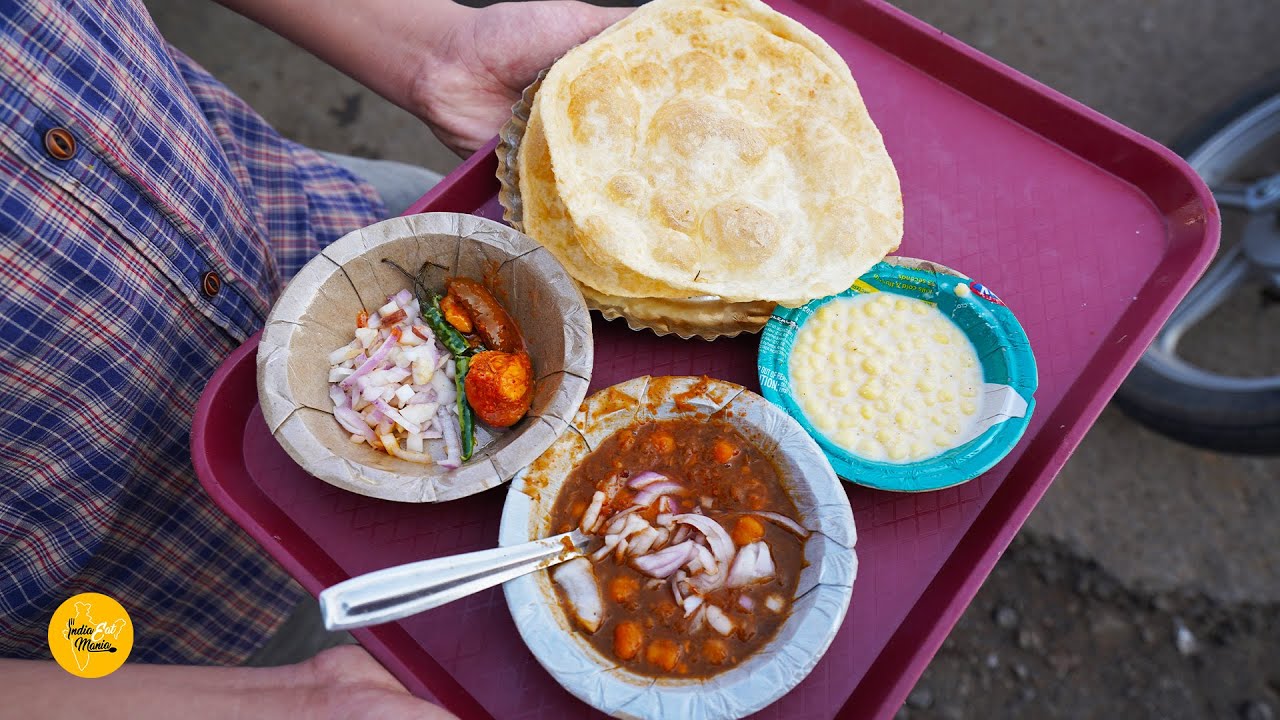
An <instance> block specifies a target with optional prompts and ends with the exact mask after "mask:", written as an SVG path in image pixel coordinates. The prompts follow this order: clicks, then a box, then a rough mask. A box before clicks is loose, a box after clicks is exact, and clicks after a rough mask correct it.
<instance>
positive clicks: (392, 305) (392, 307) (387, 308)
mask: <svg viewBox="0 0 1280 720" xmlns="http://www.w3.org/2000/svg"><path fill="white" fill-rule="evenodd" d="M399 309H400V306H399V305H397V304H396V301H395V300H394V299H393V300H391V301H390V302H388V303H387V304H386V305H383V306H382V307H380V308H378V317H380V318H385V317H386V316H388V315H390V314H392V313H394V312H396V311H398V310H399Z"/></svg>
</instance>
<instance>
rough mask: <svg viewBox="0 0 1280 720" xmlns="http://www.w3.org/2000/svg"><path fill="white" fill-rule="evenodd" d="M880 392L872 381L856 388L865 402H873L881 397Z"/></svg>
mask: <svg viewBox="0 0 1280 720" xmlns="http://www.w3.org/2000/svg"><path fill="white" fill-rule="evenodd" d="M882 392H883V391H882V390H881V389H880V386H879V385H878V384H876V383H875V382H874V381H872V382H867V383H866V384H865V385H863V386H862V387H860V388H858V394H859V395H861V396H862V397H863V398H865V399H867V400H875V399H876V398H878V397H880V396H881V394H882Z"/></svg>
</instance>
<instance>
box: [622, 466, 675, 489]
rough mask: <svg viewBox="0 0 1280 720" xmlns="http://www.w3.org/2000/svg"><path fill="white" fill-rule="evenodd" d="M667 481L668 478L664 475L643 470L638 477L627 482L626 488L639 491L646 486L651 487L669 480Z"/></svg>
mask: <svg viewBox="0 0 1280 720" xmlns="http://www.w3.org/2000/svg"><path fill="white" fill-rule="evenodd" d="M669 479H670V478H668V477H667V476H666V475H663V474H661V473H656V472H653V471H652V470H645V471H644V472H642V473H640V474H639V475H636V476H635V477H633V478H631V479H630V480H628V481H627V487H629V488H631V489H632V490H639V489H640V488H642V487H645V486H646V485H651V484H653V483H656V482H658V481H661V480H669Z"/></svg>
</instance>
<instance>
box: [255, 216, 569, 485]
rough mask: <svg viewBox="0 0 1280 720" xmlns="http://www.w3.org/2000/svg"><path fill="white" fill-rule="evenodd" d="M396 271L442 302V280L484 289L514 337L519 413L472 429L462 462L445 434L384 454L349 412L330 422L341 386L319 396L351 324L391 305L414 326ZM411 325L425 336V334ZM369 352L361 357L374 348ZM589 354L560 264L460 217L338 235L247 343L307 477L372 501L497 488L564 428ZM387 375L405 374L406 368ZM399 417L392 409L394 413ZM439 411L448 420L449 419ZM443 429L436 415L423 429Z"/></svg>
mask: <svg viewBox="0 0 1280 720" xmlns="http://www.w3.org/2000/svg"><path fill="white" fill-rule="evenodd" d="M396 266H399V267H400V268H404V269H406V270H407V271H408V272H410V273H415V274H417V273H419V272H420V271H421V278H422V280H423V283H422V285H423V287H425V288H429V289H430V290H431V291H432V292H435V293H441V294H443V291H444V286H445V281H446V280H447V279H449V278H468V279H470V280H474V281H476V282H478V283H480V284H482V285H483V286H484V287H485V288H487V290H488V291H489V292H490V293H492V295H493V296H494V298H495V299H497V300H498V301H499V302H500V304H501V305H502V306H503V307H505V309H506V311H507V313H509V315H510V317H511V319H512V320H514V322H515V324H516V325H517V326H518V327H519V330H520V333H521V334H522V335H523V343H524V345H525V350H527V354H528V358H529V360H530V365H531V368H532V372H531V377H532V379H533V389H532V400H531V402H530V403H529V409H528V411H527V413H526V414H525V415H524V417H523V419H521V420H519V421H518V422H516V423H515V424H514V425H511V426H510V427H508V428H488V427H485V426H482V425H481V423H479V422H478V421H477V423H476V427H477V430H476V442H475V448H474V450H473V452H472V455H471V457H470V459H469V460H466V461H464V462H457V461H456V459H454V456H455V455H456V452H455V451H456V448H453V447H446V446H451V445H452V443H447V442H446V440H447V438H444V437H443V436H442V437H440V438H438V439H428V440H424V441H422V442H423V443H424V446H423V448H422V450H421V452H418V453H417V454H416V455H414V457H417V458H418V459H419V460H420V462H415V461H411V460H409V459H405V457H404V456H405V455H407V452H401V453H400V455H401V456H393V455H392V454H388V453H387V452H384V451H383V450H381V449H378V448H375V447H371V443H367V442H358V441H357V440H356V438H357V437H359V436H357V435H355V434H354V431H353V430H351V427H353V423H352V421H351V420H350V414H348V416H347V417H346V418H343V419H345V420H348V422H345V423H342V424H340V422H339V418H338V417H336V416H335V411H337V410H340V409H341V406H340V404H339V403H341V402H344V401H345V398H344V397H343V393H342V392H333V394H332V395H331V392H332V391H333V390H334V389H335V388H337V387H338V386H337V385H331V379H332V378H334V377H335V376H334V375H331V374H330V373H331V371H332V372H334V373H337V374H339V375H341V374H344V373H350V372H351V370H350V369H345V370H344V369H342V368H334V367H332V366H331V363H332V361H333V360H334V358H332V357H331V354H333V353H335V351H336V350H338V349H342V348H344V347H346V346H348V345H349V344H350V343H352V340H353V337H355V338H356V340H357V343H358V342H359V341H360V340H359V337H360V336H359V335H358V334H357V333H356V329H357V327H358V326H359V325H360V324H361V320H364V319H365V318H368V317H374V318H377V317H379V316H382V315H384V314H385V313H386V311H388V310H392V312H391V315H390V316H388V317H392V316H394V317H395V318H402V319H401V320H399V324H400V325H403V326H405V328H408V323H410V322H417V321H416V320H415V318H414V315H415V314H416V313H419V312H421V309H420V307H419V302H418V300H417V299H414V300H412V301H410V302H401V301H402V300H408V297H407V296H408V295H409V294H412V291H413V290H414V288H413V287H411V285H413V284H414V283H413V281H412V280H411V279H410V278H407V277H405V275H404V274H402V273H401V272H400V271H399V270H397V269H396ZM406 290H408V291H409V292H408V293H406ZM393 304H394V305H398V306H408V308H407V309H408V310H409V313H408V314H409V318H408V319H403V318H404V315H405V313H404V312H403V311H400V310H393V307H394V306H393ZM380 309H381V311H380ZM357 318H359V319H357ZM400 329H403V332H405V333H407V332H410V329H404V328H400ZM418 329H419V330H420V331H422V332H423V335H425V336H428V337H430V335H431V333H429V332H427V331H426V330H427V328H426V327H425V326H423V327H419V328H418ZM392 334H393V336H394V335H397V334H398V335H399V336H400V337H403V333H398V332H395V331H393V333H392ZM380 342H384V341H381V340H375V345H376V344H377V343H380ZM415 342H416V341H415ZM429 342H430V341H429ZM366 344H367V343H366ZM391 344H394V343H391ZM419 347H426V346H422V345H420V346H419ZM404 349H406V348H402V350H404ZM407 349H410V350H413V349H418V348H407ZM358 350H359V348H353V349H352V351H353V352H354V351H358ZM367 352H369V353H373V346H370V347H369V349H368V351H367ZM592 353H593V349H592V342H591V320H590V316H589V315H588V312H587V308H586V305H585V304H584V303H583V300H582V296H581V294H580V293H579V292H578V291H577V289H576V288H575V287H574V285H573V283H572V282H571V281H570V279H569V276H568V275H567V274H566V273H565V271H564V268H563V267H561V265H560V264H559V263H558V262H557V261H556V260H555V258H554V257H552V256H551V255H550V253H548V252H546V250H544V249H543V248H542V247H541V246H539V245H538V244H537V243H535V242H534V241H533V240H532V239H530V238H529V237H528V236H526V235H523V234H521V233H519V232H517V231H515V230H513V229H511V228H509V227H507V226H505V225H502V224H500V223H497V222H494V221H492V220H487V219H484V218H479V217H474V216H471V215H461V214H455V213H426V214H421V215H409V216H405V217H398V218H393V219H390V220H385V221H383V222H379V223H376V224H374V225H370V226H368V227H365V228H361V229H359V230H356V231H354V232H352V233H349V234H347V235H345V236H344V237H342V238H340V239H339V240H337V241H336V242H334V243H333V244H331V245H329V246H328V247H326V248H325V249H324V250H322V251H321V252H320V254H319V255H317V256H316V257H314V258H312V259H311V261H310V262H308V263H307V264H306V265H305V266H303V268H302V270H301V271H299V273H298V274H297V275H296V276H295V277H294V278H293V280H292V281H290V283H289V285H288V287H286V288H285V291H284V293H283V294H282V295H281V296H280V298H279V299H278V300H277V301H276V304H275V306H274V307H273V308H272V311H271V315H270V316H269V317H268V318H267V323H266V327H265V328H264V329H263V332H262V339H261V341H260V342H259V345H258V357H257V365H258V399H259V402H260V404H261V407H262V414H263V418H264V419H265V420H266V423H267V427H268V428H269V429H270V430H271V433H272V434H273V435H274V436H275V438H276V439H277V440H278V441H279V442H280V445H281V446H282V447H283V448H284V449H285V451H286V452H288V453H289V456H290V457H292V458H293V459H294V461H295V462H297V463H298V464H299V465H300V466H302V468H303V469H304V470H306V471H307V472H308V473H310V474H312V475H314V476H315V477H318V478H320V479H321V480H324V481H325V482H328V483H330V484H333V485H336V486H338V487H341V488H344V489H346V490H350V491H352V492H355V493H359V494H361V495H368V496H370V497H376V498H382V499H384V500H398V501H401V502H440V501H444V500H452V499H455V498H460V497H464V496H466V495H470V494H472V493H476V492H480V491H482V490H485V489H488V488H491V487H493V486H495V485H498V484H501V483H503V482H506V481H507V480H509V479H510V478H511V476H512V475H514V474H515V473H516V472H517V471H518V470H519V469H520V468H522V467H524V466H526V465H528V464H529V463H530V462H532V461H533V460H534V458H536V457H538V456H539V455H540V454H541V453H542V452H543V451H544V450H546V449H547V447H548V446H550V445H551V444H552V443H553V442H554V441H555V440H556V438H557V437H558V436H559V435H560V433H562V432H564V431H565V429H566V428H567V427H568V420H569V418H571V417H572V415H573V413H574V412H576V410H577V408H578V404H579V403H581V402H582V398H583V397H584V396H585V395H586V390H587V385H588V383H589V380H590V377H591V366H592ZM486 354H490V355H492V354H494V353H486ZM376 355H377V353H373V354H372V355H370V356H369V358H368V360H369V361H372V360H374V359H375V356H376ZM359 357H364V355H361V356H359ZM401 357H404V355H401ZM432 357H437V354H434V353H433V354H432ZM475 357H482V355H477V356H475ZM439 359H440V360H441V361H442V363H441V364H439V365H438V366H437V367H438V368H443V364H444V363H443V361H445V360H447V359H451V358H450V356H449V354H448V353H447V352H446V353H444V354H443V355H442V356H439ZM347 364H350V363H347ZM413 367H414V369H417V366H416V365H414V366H413ZM366 369H367V368H366ZM393 371H394V369H393V370H389V371H386V372H393ZM439 372H440V370H438V371H437V374H438V373H439ZM399 373H400V374H402V375H403V374H406V373H405V370H404V369H401V370H400V371H399ZM372 374H373V373H369V375H372ZM526 377H528V376H526ZM405 382H409V381H407V380H406V381H405ZM450 382H453V380H452V379H451V380H450ZM418 387H423V392H426V391H428V390H430V388H426V387H424V386H418ZM526 387H527V386H526ZM375 389H376V388H375ZM437 389H438V390H439V392H440V393H442V394H447V392H446V391H447V390H449V388H447V387H444V386H443V385H441V386H440V387H439V388H437ZM347 392H348V393H350V392H352V390H351V389H350V388H348V390H347ZM451 397H452V396H451ZM438 399H439V400H440V402H439V403H437V404H438V405H439V406H440V409H441V411H443V410H444V409H445V406H446V405H448V404H449V402H453V403H454V405H455V406H456V398H455V399H454V400H452V401H450V398H449V397H440V398H438ZM391 402H396V403H400V402H405V401H403V400H395V401H391ZM415 402H416V401H415ZM388 407H389V406H388ZM459 407H460V406H459ZM408 409H409V408H408V406H406V405H401V410H400V411H399V414H400V415H404V414H406V412H407V411H408ZM395 414H396V413H395V412H393V413H389V415H395ZM440 417H441V418H447V417H449V416H448V414H444V415H441V416H440ZM451 417H452V418H453V420H454V421H455V422H456V421H457V418H458V417H459V414H454V415H453V416H451ZM412 420H419V418H413V419H412ZM355 422H359V421H358V420H356V421H355ZM416 424H417V423H412V425H416ZM441 424H443V420H442V421H441V422H440V423H436V425H435V426H433V427H438V426H439V425H441ZM412 425H411V426H412ZM357 429H359V428H357ZM436 432H437V433H438V432H439V431H438V430H436ZM388 439H390V438H388ZM454 439H455V440H456V439H457V438H454ZM446 457H448V458H450V460H448V461H446V460H445V459H444V458H446ZM450 465H456V467H449V466H450Z"/></svg>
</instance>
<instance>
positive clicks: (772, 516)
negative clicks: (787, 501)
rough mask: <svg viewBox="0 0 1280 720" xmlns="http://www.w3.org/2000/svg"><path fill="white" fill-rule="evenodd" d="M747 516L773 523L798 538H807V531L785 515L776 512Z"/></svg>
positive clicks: (753, 513)
mask: <svg viewBox="0 0 1280 720" xmlns="http://www.w3.org/2000/svg"><path fill="white" fill-rule="evenodd" d="M747 514H748V515H755V516H756V517H762V518H764V519H765V520H768V521H770V522H772V523H775V524H776V525H778V526H779V527H781V528H783V529H784V530H788V531H790V532H792V533H794V534H795V535H796V536H798V537H801V538H807V537H809V531H808V530H806V529H805V528H804V527H803V526H801V525H800V523H798V522H796V521H795V520H792V519H791V518H789V517H787V516H786V515H782V514H780V513H776V512H752V513H747Z"/></svg>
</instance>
